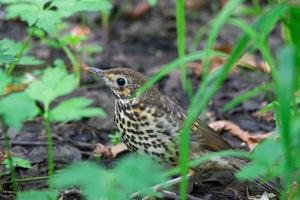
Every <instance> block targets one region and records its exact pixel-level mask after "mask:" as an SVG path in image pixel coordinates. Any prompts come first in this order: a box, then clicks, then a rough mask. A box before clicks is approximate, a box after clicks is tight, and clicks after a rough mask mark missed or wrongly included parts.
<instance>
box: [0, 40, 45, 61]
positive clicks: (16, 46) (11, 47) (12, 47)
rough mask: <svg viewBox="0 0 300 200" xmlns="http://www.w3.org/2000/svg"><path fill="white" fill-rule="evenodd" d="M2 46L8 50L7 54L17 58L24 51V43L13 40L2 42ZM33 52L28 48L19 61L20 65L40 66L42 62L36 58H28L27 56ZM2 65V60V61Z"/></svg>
mask: <svg viewBox="0 0 300 200" xmlns="http://www.w3.org/2000/svg"><path fill="white" fill-rule="evenodd" d="M2 44H3V46H4V47H6V48H7V54H10V55H13V57H15V56H16V55H17V54H18V53H19V52H20V51H21V49H22V46H23V43H22V42H17V41H14V40H11V39H7V38H6V39H4V40H2ZM30 50H31V48H30V47H27V48H26V49H25V51H24V53H23V56H22V57H21V58H20V59H19V61H18V64H19V65H40V64H42V63H43V61H42V60H39V59H37V58H36V57H34V56H27V55H26V54H27V53H28V52H29V51H30ZM0 64H1V59H0Z"/></svg>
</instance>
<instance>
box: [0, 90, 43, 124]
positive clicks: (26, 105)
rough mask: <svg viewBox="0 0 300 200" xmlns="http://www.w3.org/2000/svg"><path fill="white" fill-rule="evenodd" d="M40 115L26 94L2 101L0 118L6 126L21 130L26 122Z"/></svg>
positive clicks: (14, 95)
mask: <svg viewBox="0 0 300 200" xmlns="http://www.w3.org/2000/svg"><path fill="white" fill-rule="evenodd" d="M37 113H38V108H37V107H36V105H35V102H34V101H33V100H32V99H31V98H30V97H29V96H28V95H27V94H26V93H24V92H21V93H14V94H11V95H9V96H5V97H3V98H2V99H0V116H1V118H2V119H3V121H4V122H5V124H7V125H9V126H12V127H14V128H16V129H20V128H21V125H22V123H23V122H24V121H25V120H28V119H31V118H32V117H34V116H35V115H36V114H37Z"/></svg>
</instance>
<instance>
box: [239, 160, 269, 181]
mask: <svg viewBox="0 0 300 200" xmlns="http://www.w3.org/2000/svg"><path fill="white" fill-rule="evenodd" d="M266 171H267V169H266V168H265V166H262V165H258V164H256V163H250V164H248V165H246V166H245V167H243V168H242V169H241V170H240V171H238V172H237V173H236V177H237V178H238V179H241V180H254V179H256V178H257V177H260V176H263V175H265V173H266Z"/></svg>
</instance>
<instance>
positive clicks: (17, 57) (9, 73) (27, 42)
mask: <svg viewBox="0 0 300 200" xmlns="http://www.w3.org/2000/svg"><path fill="white" fill-rule="evenodd" d="M34 31H35V28H34V27H32V29H31V30H30V33H29V35H28V36H27V38H26V39H25V41H24V42H23V44H22V47H21V49H20V51H19V52H18V53H17V54H16V58H15V61H14V62H12V63H10V64H9V65H8V67H7V68H6V74H7V75H11V73H12V72H13V70H14V68H15V67H16V65H17V64H18V62H19V61H20V58H21V57H22V56H23V54H24V52H25V50H26V48H27V47H28V44H29V42H30V40H31V39H32V37H33V34H34Z"/></svg>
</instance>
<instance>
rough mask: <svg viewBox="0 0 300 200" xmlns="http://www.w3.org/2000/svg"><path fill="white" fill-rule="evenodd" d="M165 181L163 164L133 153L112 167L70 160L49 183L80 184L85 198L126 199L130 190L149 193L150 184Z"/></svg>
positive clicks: (58, 184)
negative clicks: (135, 155) (70, 163)
mask: <svg viewBox="0 0 300 200" xmlns="http://www.w3.org/2000/svg"><path fill="white" fill-rule="evenodd" d="M137 163H138V164H137ZM149 174H151V177H149ZM164 181H165V176H164V175H163V172H162V168H161V167H159V166H158V165H157V164H156V163H154V161H153V160H152V159H150V158H148V157H133V156H132V157H126V158H124V159H123V160H122V161H121V162H120V163H119V164H118V165H117V166H116V167H115V168H114V169H112V170H104V168H102V167H100V166H96V165H95V164H93V163H89V162H80V163H77V164H73V165H71V166H69V167H67V168H66V169H63V170H61V171H60V173H59V174H58V175H57V176H55V177H54V178H53V179H52V180H51V181H50V185H51V186H52V187H55V188H58V189H61V188H68V187H72V186H79V187H80V188H81V190H82V191H83V193H84V194H85V196H86V197H87V200H98V199H124V200H125V199H129V195H130V194H132V193H133V192H140V193H143V194H150V193H151V192H150V191H151V190H150V189H149V188H150V187H152V186H154V185H156V184H158V183H161V182H164Z"/></svg>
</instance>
